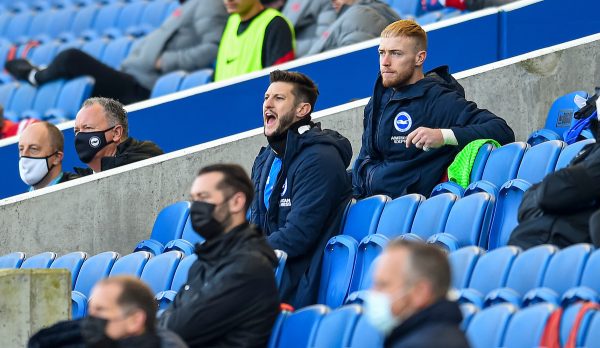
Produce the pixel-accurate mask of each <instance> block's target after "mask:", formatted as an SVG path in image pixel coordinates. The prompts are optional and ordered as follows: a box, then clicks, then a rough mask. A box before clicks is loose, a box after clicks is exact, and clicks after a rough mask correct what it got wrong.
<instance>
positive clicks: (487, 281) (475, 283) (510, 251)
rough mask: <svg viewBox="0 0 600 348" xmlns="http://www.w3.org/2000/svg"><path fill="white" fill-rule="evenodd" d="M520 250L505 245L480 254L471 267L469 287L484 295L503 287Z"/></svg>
mask: <svg viewBox="0 0 600 348" xmlns="http://www.w3.org/2000/svg"><path fill="white" fill-rule="evenodd" d="M520 252H521V249H520V248H518V247H515V246H506V247H502V248H499V249H496V250H492V251H490V252H488V253H486V254H485V255H482V256H481V257H480V258H479V260H478V261H477V264H476V265H475V269H473V274H472V276H471V282H470V283H469V288H472V289H476V290H477V291H479V292H480V293H481V294H482V295H484V296H485V295H486V294H487V293H489V292H490V291H492V290H494V289H497V288H501V287H504V285H505V284H506V279H507V278H508V273H509V272H510V268H511V267H512V265H513V262H514V261H515V259H516V258H517V255H519V253H520Z"/></svg>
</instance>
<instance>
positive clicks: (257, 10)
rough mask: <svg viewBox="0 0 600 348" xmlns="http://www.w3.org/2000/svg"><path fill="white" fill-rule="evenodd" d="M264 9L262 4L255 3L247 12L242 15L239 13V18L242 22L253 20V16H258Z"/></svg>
mask: <svg viewBox="0 0 600 348" xmlns="http://www.w3.org/2000/svg"><path fill="white" fill-rule="evenodd" d="M264 9H265V7H264V6H263V4H261V2H260V1H257V2H256V4H255V5H254V6H252V7H251V8H250V9H249V10H248V12H246V13H243V14H242V13H240V18H241V19H242V22H245V21H247V20H250V19H252V18H254V16H256V15H257V14H259V13H260V12H261V11H262V10H264Z"/></svg>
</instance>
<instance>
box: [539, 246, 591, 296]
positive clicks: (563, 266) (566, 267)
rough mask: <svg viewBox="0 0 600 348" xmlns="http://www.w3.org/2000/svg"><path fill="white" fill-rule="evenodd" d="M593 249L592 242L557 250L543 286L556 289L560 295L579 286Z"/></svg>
mask: <svg viewBox="0 0 600 348" xmlns="http://www.w3.org/2000/svg"><path fill="white" fill-rule="evenodd" d="M592 250H593V247H592V246H591V245H590V244H575V245H572V246H570V247H568V248H565V249H563V250H561V251H559V252H557V253H556V254H555V255H554V256H553V257H552V259H551V260H550V263H549V264H548V269H547V270H546V274H545V275H544V281H543V283H542V286H544V287H547V288H550V289H552V290H554V291H556V292H557V293H558V295H559V296H561V295H562V294H563V293H564V292H565V291H567V290H568V289H569V288H572V287H575V286H578V285H579V283H580V282H581V277H582V275H583V270H584V268H585V264H586V262H587V260H588V258H589V256H590V254H591V253H592Z"/></svg>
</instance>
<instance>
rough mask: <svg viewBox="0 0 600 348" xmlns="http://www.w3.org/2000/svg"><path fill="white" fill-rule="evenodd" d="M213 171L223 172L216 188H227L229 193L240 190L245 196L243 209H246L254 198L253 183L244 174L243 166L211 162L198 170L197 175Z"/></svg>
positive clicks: (222, 189)
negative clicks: (211, 163)
mask: <svg viewBox="0 0 600 348" xmlns="http://www.w3.org/2000/svg"><path fill="white" fill-rule="evenodd" d="M213 172H219V173H221V174H223V180H221V182H219V184H218V185H217V189H219V190H221V191H224V190H229V191H230V192H229V194H234V193H236V192H241V193H243V194H244V196H246V205H245V210H248V208H249V207H250V204H251V203H252V199H253V198H254V185H253V184H252V180H250V177H248V174H246V171H245V170H244V168H242V167H241V166H239V165H237V164H227V163H221V164H213V165H210V166H206V167H204V168H202V169H200V170H199V171H198V176H200V175H203V174H208V173H213Z"/></svg>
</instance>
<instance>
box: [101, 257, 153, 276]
mask: <svg viewBox="0 0 600 348" xmlns="http://www.w3.org/2000/svg"><path fill="white" fill-rule="evenodd" d="M151 257H152V254H150V253H149V252H146V251H138V252H135V253H131V254H128V255H125V256H123V257H121V258H119V259H118V260H117V261H116V262H115V264H114V265H113V266H112V269H111V270H110V273H109V276H111V277H114V276H117V275H130V276H134V277H137V278H139V277H140V276H141V275H142V271H143V270H144V266H146V263H147V262H148V260H150V258H151Z"/></svg>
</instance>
